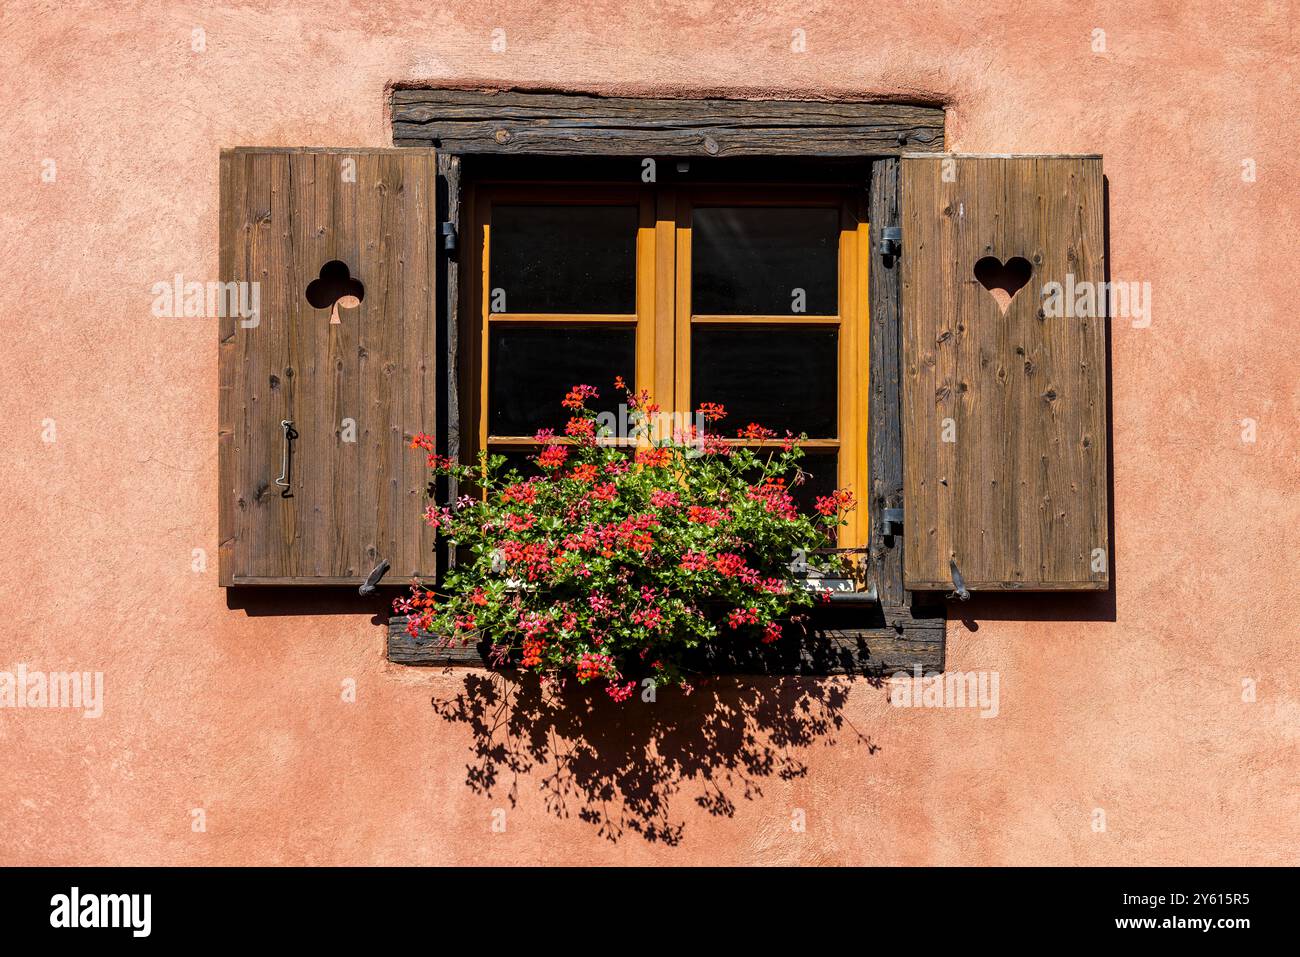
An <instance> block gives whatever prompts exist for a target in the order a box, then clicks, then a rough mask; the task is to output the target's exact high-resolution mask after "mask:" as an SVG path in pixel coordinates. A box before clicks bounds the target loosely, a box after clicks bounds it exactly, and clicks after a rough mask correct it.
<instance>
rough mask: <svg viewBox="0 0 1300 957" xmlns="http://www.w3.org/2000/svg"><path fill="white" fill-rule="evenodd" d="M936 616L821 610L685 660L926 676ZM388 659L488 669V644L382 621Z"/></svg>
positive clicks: (739, 668) (718, 666)
mask: <svg viewBox="0 0 1300 957" xmlns="http://www.w3.org/2000/svg"><path fill="white" fill-rule="evenodd" d="M944 628H945V619H944V616H943V613H942V611H937V612H935V613H934V615H933V616H932V617H913V616H912V613H911V612H910V611H908V610H906V609H902V608H889V609H882V608H875V609H861V608H857V609H845V610H842V611H835V610H833V611H827V612H821V613H819V614H818V616H817V620H816V621H815V623H814V626H813V627H812V628H811V629H810V630H809V631H808V632H807V633H804V634H787V636H786V637H785V638H783V639H782V640H781V641H779V642H776V643H775V644H773V645H762V644H760V643H758V642H756V641H755V642H748V643H740V642H735V643H728V644H720V645H718V646H715V647H711V648H704V649H699V650H698V651H697V652H695V653H694V654H692V655H691V656H690V657H689V658H688V660H687V666H688V668H689V669H690V670H692V671H696V672H699V673H701V674H770V675H807V676H818V675H839V674H852V675H867V676H875V677H880V676H887V675H890V674H893V673H894V672H896V671H907V672H911V671H912V669H913V668H914V667H915V666H916V665H920V667H921V670H922V671H923V672H924V673H927V674H928V673H935V672H941V671H942V670H943V668H944ZM387 656H388V660H389V661H391V662H393V663H395V664H407V665H435V666H444V667H469V668H484V667H489V661H488V645H487V643H486V642H484V643H480V644H470V645H465V644H461V643H459V642H455V643H451V644H448V643H446V642H445V641H444V640H443V639H442V638H441V637H439V636H437V635H433V634H430V633H428V632H422V633H420V634H418V635H415V636H412V635H410V634H408V633H407V630H406V619H405V618H404V617H395V618H391V619H390V620H389V623H388V650H387Z"/></svg>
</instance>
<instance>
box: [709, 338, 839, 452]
mask: <svg viewBox="0 0 1300 957" xmlns="http://www.w3.org/2000/svg"><path fill="white" fill-rule="evenodd" d="M838 336H839V334H838V331H837V330H835V329H814V328H800V329H791V328H788V327H771V326H762V325H753V326H747V327H744V328H739V327H735V326H727V327H711V326H702V325H696V326H693V327H692V328H691V407H692V408H698V407H699V405H700V403H701V402H718V403H721V404H722V405H724V406H726V407H727V418H726V419H725V420H724V425H725V428H726V431H727V433H728V434H729V435H735V434H736V430H737V429H740V428H744V427H745V426H746V425H748V424H749V423H751V422H757V423H758V424H759V425H762V426H765V427H766V428H769V429H775V430H776V431H777V433H779V434H781V435H784V434H785V431H786V429H789V430H790V431H791V432H793V433H794V434H795V435H798V434H799V433H801V432H806V433H808V437H809V438H813V439H833V438H836V437H837V426H836V422H837V414H838V413H837V409H838V401H837V399H838V394H839V383H838V374H837V370H838V368H839V364H838V350H839V344H838Z"/></svg>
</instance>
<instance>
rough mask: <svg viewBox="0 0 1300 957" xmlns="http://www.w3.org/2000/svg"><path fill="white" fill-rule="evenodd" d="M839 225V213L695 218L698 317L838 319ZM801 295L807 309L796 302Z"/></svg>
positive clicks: (705, 212)
mask: <svg viewBox="0 0 1300 957" xmlns="http://www.w3.org/2000/svg"><path fill="white" fill-rule="evenodd" d="M839 224H840V214H839V210H836V209H793V208H779V209H778V208H751V207H716V208H705V209H696V210H695V211H694V213H693V214H692V217H691V312H692V313H694V314H695V315H697V316H784V315H794V314H796V313H797V312H798V313H803V314H807V315H810V316H833V315H835V314H836V313H837V311H838V308H839V295H838V277H839ZM800 289H802V290H803V296H804V302H803V303H802V305H803V307H804V308H803V309H801V310H799V309H797V306H798V305H800V303H799V302H798V300H797V299H796V290H800Z"/></svg>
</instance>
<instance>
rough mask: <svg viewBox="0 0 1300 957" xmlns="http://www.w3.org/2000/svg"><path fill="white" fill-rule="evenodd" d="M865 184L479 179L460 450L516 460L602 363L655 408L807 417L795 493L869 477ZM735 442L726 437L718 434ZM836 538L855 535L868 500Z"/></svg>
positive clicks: (740, 416)
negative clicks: (469, 382) (469, 399)
mask: <svg viewBox="0 0 1300 957" xmlns="http://www.w3.org/2000/svg"><path fill="white" fill-rule="evenodd" d="M863 192H864V191H863V189H862V187H852V186H821V185H817V186H812V185H809V186H805V185H791V184H784V185H776V186H774V185H772V184H769V183H744V184H740V183H698V184H697V183H692V184H689V185H687V184H673V185H662V186H660V185H655V184H639V185H637V186H635V187H627V186H612V185H609V184H572V183H567V184H560V183H549V184H548V183H526V184H525V183H501V182H495V183H494V182H480V183H478V184H476V185H475V186H474V187H473V194H474V199H473V202H472V207H471V208H472V209H473V211H474V223H473V227H474V228H473V232H472V235H473V236H474V241H473V243H472V244H471V246H472V248H471V254H472V255H473V256H474V257H476V261H475V262H473V263H471V264H469V275H472V276H474V277H476V279H475V281H474V282H471V283H468V284H467V285H468V286H469V290H470V291H469V295H470V296H471V297H472V303H471V304H470V308H468V309H467V312H468V314H470V315H474V316H476V317H477V318H478V323H479V329H478V335H477V336H476V337H475V342H474V344H473V349H472V356H473V358H472V360H471V365H472V370H471V372H472V375H473V376H474V378H475V381H476V384H477V386H478V388H477V389H475V390H472V391H473V392H474V394H475V400H474V401H475V403H476V405H475V406H474V408H473V409H472V413H471V415H470V421H471V422H472V423H474V428H473V431H474V433H475V438H474V440H473V443H472V446H471V449H470V451H474V450H477V449H487V450H489V451H491V452H493V453H495V454H504V455H506V456H507V457H508V458H510V459H512V460H513V461H514V462H515V463H516V464H518V465H519V467H520V468H521V470H523V471H525V472H527V471H529V466H528V456H529V455H531V454H534V453H535V451H536V448H537V444H536V442H535V439H534V435H535V433H536V432H537V430H538V429H543V428H552V429H555V430H556V432H560V431H562V428H563V425H564V416H563V414H562V410H561V409H560V408H559V399H560V398H561V397H562V396H563V394H564V392H565V391H566V390H567V389H568V388H569V387H570V386H572V385H573V384H575V383H580V382H585V383H590V384H592V385H596V386H598V387H599V388H600V389H601V392H602V397H603V399H604V400H606V401H607V405H608V407H609V410H610V411H616V409H615V407H614V403H613V401H612V389H611V385H612V383H613V380H614V377H615V376H622V377H623V378H624V379H625V380H626V381H627V382H628V383H629V384H632V385H633V387H634V388H636V389H647V390H648V391H649V392H650V393H651V395H652V397H653V398H654V401H656V402H657V403H658V404H659V405H660V406H661V407H662V409H663V411H665V412H669V413H677V414H681V415H689V414H690V413H691V411H692V410H694V409H696V408H698V407H699V405H700V404H701V403H702V402H717V403H721V404H722V405H724V406H726V408H727V410H728V418H727V419H726V420H725V422H724V425H725V426H726V427H727V431H728V432H729V433H730V434H732V435H735V433H736V432H737V431H738V430H739V429H741V428H743V427H744V426H746V425H747V424H749V423H750V422H758V423H760V424H762V425H764V426H766V427H768V428H771V429H775V430H776V431H777V432H778V434H784V433H785V432H786V431H787V430H788V431H789V432H791V433H794V434H796V435H797V434H801V433H803V434H806V435H807V436H808V440H807V442H806V443H805V448H806V450H807V453H808V454H807V458H806V460H805V469H806V471H807V472H808V473H809V478H808V480H807V482H806V483H805V484H804V485H803V486H802V487H801V488H800V490H799V497H800V498H801V499H802V500H803V504H804V505H805V507H809V508H810V507H811V505H812V501H813V499H814V497H815V496H817V495H824V494H826V493H827V492H828V491H829V490H831V489H833V488H835V487H837V486H838V487H850V488H853V489H855V490H856V491H857V492H858V494H859V495H860V496H862V495H864V493H865V489H866V480H867V474H866V460H867V442H866V438H867V346H868V334H867V327H866V324H867V318H866V317H867V304H866V288H867V287H866V250H867V224H866V222H865V221H864V217H863V215H862V210H861V199H862V194H863ZM729 441H732V442H734V443H737V444H740V443H742V441H743V440H741V439H739V438H734V439H730V440H729ZM860 511H861V513H862V514H861V515H858V514H856V513H855V514H854V516H853V517H852V519H851V521H852V523H853V524H851V525H850V526H849V527H848V528H846V529H845V530H844V533H843V534H842V536H841V541H840V544H841V545H842V546H844V547H861V546H865V545H866V544H867V519H866V517H865V512H866V510H865V509H862V510H860Z"/></svg>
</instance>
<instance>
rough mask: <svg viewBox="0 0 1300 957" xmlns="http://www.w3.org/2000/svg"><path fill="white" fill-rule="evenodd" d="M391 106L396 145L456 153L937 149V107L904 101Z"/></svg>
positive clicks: (433, 95)
mask: <svg viewBox="0 0 1300 957" xmlns="http://www.w3.org/2000/svg"><path fill="white" fill-rule="evenodd" d="M392 107H393V112H392V120H393V140H394V144H395V145H397V146H404V145H434V146H438V147H440V148H441V149H444V150H448V151H450V152H458V153H515V154H521V153H528V154H537V155H547V154H549V155H580V154H584V153H586V154H599V155H662V154H668V155H674V156H762V155H805V156H862V155H866V154H891V153H892V154H896V153H898V152H900V151H901V150H903V149H910V150H923V151H926V150H935V151H939V150H942V149H943V121H944V113H943V109H942V108H940V107H935V106H918V105H912V104H902V103H868V102H848V101H804V100H720V99H708V100H690V99H654V98H636V97H598V96H589V95H580V94H573V95H568V94H540V93H524V92H517V91H508V92H476V91H467V90H396V91H394V93H393V101H392Z"/></svg>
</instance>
